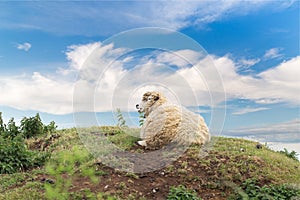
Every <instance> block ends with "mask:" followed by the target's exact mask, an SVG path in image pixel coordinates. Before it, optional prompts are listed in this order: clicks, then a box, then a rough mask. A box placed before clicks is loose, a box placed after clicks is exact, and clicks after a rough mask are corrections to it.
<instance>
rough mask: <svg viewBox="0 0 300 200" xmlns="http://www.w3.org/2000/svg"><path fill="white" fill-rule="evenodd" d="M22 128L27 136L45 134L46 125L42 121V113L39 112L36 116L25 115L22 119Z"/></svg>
mask: <svg viewBox="0 0 300 200" xmlns="http://www.w3.org/2000/svg"><path fill="white" fill-rule="evenodd" d="M20 129H21V132H22V134H23V135H24V137H25V138H30V137H32V136H36V135H41V134H43V133H44V125H43V123H42V121H41V118H40V115H39V114H38V113H37V114H36V116H35V117H29V118H27V117H24V118H23V119H22V120H21V126H20Z"/></svg>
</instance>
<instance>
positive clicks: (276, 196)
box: [234, 179, 300, 200]
mask: <svg viewBox="0 0 300 200" xmlns="http://www.w3.org/2000/svg"><path fill="white" fill-rule="evenodd" d="M240 189H242V191H243V192H240V193H239V194H237V195H235V197H234V199H236V200H242V199H245V197H247V198H249V199H266V200H268V199H272V200H288V199H291V198H292V197H300V189H297V188H293V187H291V186H289V185H286V184H281V185H264V186H262V187H261V186H259V185H258V182H257V180H256V179H247V180H246V181H245V182H243V183H242V185H241V188H240Z"/></svg>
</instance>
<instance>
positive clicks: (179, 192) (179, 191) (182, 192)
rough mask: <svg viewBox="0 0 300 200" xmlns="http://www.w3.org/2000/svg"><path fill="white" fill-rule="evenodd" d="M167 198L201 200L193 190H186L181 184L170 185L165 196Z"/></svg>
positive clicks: (170, 199)
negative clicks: (176, 185)
mask: <svg viewBox="0 0 300 200" xmlns="http://www.w3.org/2000/svg"><path fill="white" fill-rule="evenodd" d="M167 199H168V200H201V198H199V197H197V193H196V192H195V191H194V190H188V189H186V188H185V187H184V186H183V185H179V186H178V187H171V189H170V192H169V194H168V197H167Z"/></svg>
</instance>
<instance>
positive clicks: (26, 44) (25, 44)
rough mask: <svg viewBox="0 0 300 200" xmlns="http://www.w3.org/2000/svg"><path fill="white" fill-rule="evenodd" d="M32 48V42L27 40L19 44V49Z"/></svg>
mask: <svg viewBox="0 0 300 200" xmlns="http://www.w3.org/2000/svg"><path fill="white" fill-rule="evenodd" d="M30 48H31V44H30V43H28V42H25V43H23V44H17V49H19V50H24V51H29V49H30Z"/></svg>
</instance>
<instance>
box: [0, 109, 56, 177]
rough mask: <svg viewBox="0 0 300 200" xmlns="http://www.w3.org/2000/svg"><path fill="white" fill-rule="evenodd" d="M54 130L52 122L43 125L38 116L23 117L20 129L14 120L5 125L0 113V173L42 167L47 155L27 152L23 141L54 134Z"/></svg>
mask: <svg viewBox="0 0 300 200" xmlns="http://www.w3.org/2000/svg"><path fill="white" fill-rule="evenodd" d="M55 129H56V126H55V123H54V122H51V123H50V124H49V125H47V126H46V125H44V124H43V123H42V121H41V118H40V116H39V114H36V116H35V117H30V118H26V117H24V118H23V119H22V121H21V126H20V127H18V126H17V125H16V123H15V121H14V118H11V119H10V120H9V122H8V123H7V125H6V124H4V123H3V120H2V113H1V112H0V173H15V172H17V171H24V170H27V169H30V168H32V167H36V166H41V165H43V164H44V162H45V161H46V159H47V158H48V157H49V153H45V152H39V151H32V150H29V149H28V147H27V146H26V145H25V141H24V139H25V138H29V137H32V136H36V135H40V134H43V133H49V132H54V131H55Z"/></svg>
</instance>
